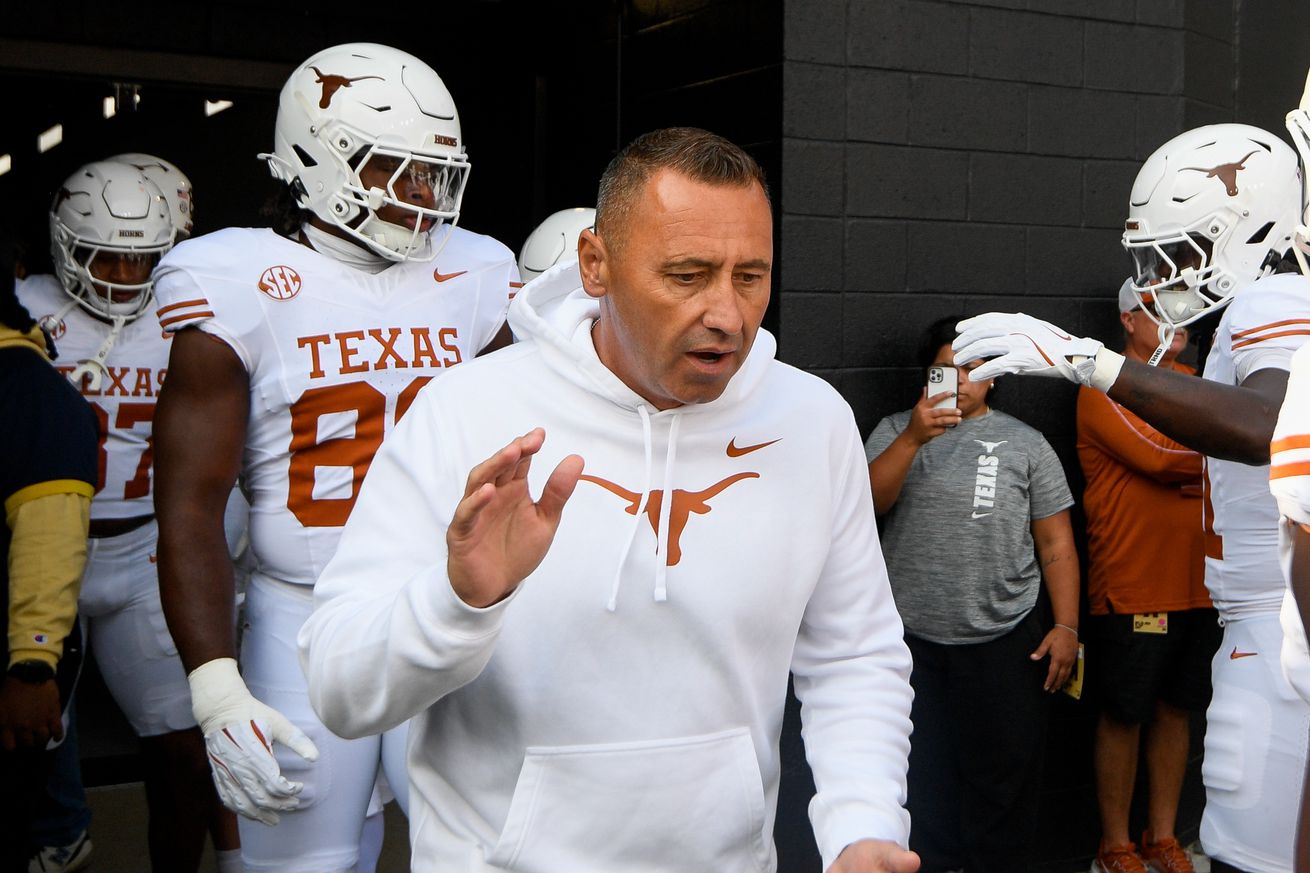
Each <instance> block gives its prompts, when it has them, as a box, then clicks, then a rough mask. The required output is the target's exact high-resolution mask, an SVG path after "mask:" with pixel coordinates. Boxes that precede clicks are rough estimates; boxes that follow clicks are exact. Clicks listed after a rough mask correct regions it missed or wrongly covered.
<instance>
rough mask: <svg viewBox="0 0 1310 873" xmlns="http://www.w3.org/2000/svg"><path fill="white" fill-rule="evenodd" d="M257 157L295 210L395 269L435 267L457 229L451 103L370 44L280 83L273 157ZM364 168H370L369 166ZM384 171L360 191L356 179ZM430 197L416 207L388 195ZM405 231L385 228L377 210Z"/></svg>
mask: <svg viewBox="0 0 1310 873" xmlns="http://www.w3.org/2000/svg"><path fill="white" fill-rule="evenodd" d="M260 157H262V158H265V159H266V160H267V161H268V165H269V169H270V171H271V172H272V173H273V175H274V176H276V177H277V178H278V179H281V180H282V181H283V182H285V183H287V184H288V185H290V186H291V189H292V192H293V193H294V194H295V196H296V200H297V202H298V203H299V204H300V205H301V206H302V207H303V208H305V209H308V210H310V211H311V212H313V213H314V214H315V215H317V216H318V217H319V218H320V219H322V220H323V221H326V222H328V223H330V224H333V225H335V226H337V227H339V228H341V229H342V230H343V231H345V232H346V233H347V234H349V235H350V236H351V237H353V238H355V239H357V240H359V241H360V242H362V243H364V244H365V245H366V246H368V247H369V248H370V249H372V250H373V251H375V252H377V253H378V254H380V255H382V256H383V257H385V258H387V259H389V260H393V261H403V260H422V261H427V260H431V259H432V258H434V257H436V255H437V251H439V249H440V244H437V245H434V243H433V241H432V239H431V234H432V233H433V232H434V231H437V230H438V229H439V228H440V227H441V225H443V224H445V225H447V226H448V227H447V230H446V232H444V233H440V234H439V236H440V243H441V244H444V242H445V240H446V239H448V238H449V236H450V230H449V228H450V227H453V226H454V224H455V223H456V221H457V220H458V219H459V207H460V202H461V200H462V199H463V197H464V184H465V183H466V182H467V180H468V173H469V162H468V158H467V157H466V156H465V154H464V141H463V140H462V139H461V137H460V128H459V115H458V113H456V111H455V101H454V100H452V99H451V96H450V92H449V91H447V90H446V86H445V85H444V84H442V82H441V79H440V78H439V77H438V76H437V74H436V73H435V72H433V70H432V68H431V67H429V66H428V65H427V64H425V63H424V62H423V61H421V60H419V59H418V58H416V57H414V56H413V55H411V54H408V53H406V52H402V51H399V50H398V49H394V48H389V47H388V46H384V45H375V44H372V43H349V44H346V45H339V46H335V47H333V48H329V49H324V50H323V51H321V52H319V53H318V54H316V55H314V56H313V57H311V58H310V59H309V60H307V61H305V62H304V63H303V64H301V65H300V67H299V68H298V69H297V70H296V72H295V73H293V74H292V75H291V78H290V79H288V80H287V83H286V85H284V86H283V88H282V96H281V98H280V100H279V103H278V112H277V126H276V128H275V134H274V150H273V154H263V155H260ZM370 162H373V163H372V165H371V166H370ZM366 167H369V168H370V169H371V170H373V171H374V172H375V173H376V172H377V171H379V170H382V169H385V172H386V174H387V178H388V181H387V182H386V183H385V188H383V187H381V186H379V185H373V186H371V187H365V184H364V183H363V182H362V181H361V179H360V173H361V172H362V171H363V170H364V169H365V168H366ZM402 179H403V180H404V184H420V185H424V186H427V187H429V188H430V189H431V191H432V196H433V201H432V203H433V205H432V206H431V207H423V206H415V205H414V204H412V203H408V202H406V201H405V200H404V199H403V198H402V197H401V196H400V195H398V194H397V193H396V185H397V183H398V182H401V181H402ZM387 206H390V207H393V208H392V209H390V210H388V211H389V212H391V213H392V215H393V216H395V215H396V214H397V213H398V212H400V213H402V214H403V215H404V217H403V219H402V220H403V222H404V223H396V222H392V221H384V220H382V218H380V217H379V216H378V211H379V210H381V209H383V208H384V207H387Z"/></svg>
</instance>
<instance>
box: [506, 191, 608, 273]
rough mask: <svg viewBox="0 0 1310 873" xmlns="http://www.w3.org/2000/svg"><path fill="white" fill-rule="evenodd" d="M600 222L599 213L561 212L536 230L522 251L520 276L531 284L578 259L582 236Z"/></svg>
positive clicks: (582, 208) (587, 209)
mask: <svg viewBox="0 0 1310 873" xmlns="http://www.w3.org/2000/svg"><path fill="white" fill-rule="evenodd" d="M595 223H596V210H594V209H592V208H590V207H585V206H578V207H575V208H573V209H561V210H560V211H559V212H556V213H553V214H551V215H549V216H547V217H546V220H545V221H543V222H542V223H541V224H539V225H537V226H536V227H535V228H533V230H532V233H530V234H528V238H527V239H526V240H524V241H523V250H522V251H520V252H519V275H520V276H522V277H523V281H524V282H531V281H532V280H533V279H535V278H537V277H538V276H540V275H541V274H542V273H544V272H546V271H547V270H549V269H550V268H551V267H553V266H555V265H556V264H558V263H559V262H560V261H563V260H566V259H567V260H572V261H576V260H577V259H578V236H579V235H580V234H581V233H582V232H583V231H584V230H586V229H587V228H589V227H591V226H592V225H593V224H595Z"/></svg>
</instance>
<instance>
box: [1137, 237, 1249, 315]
mask: <svg viewBox="0 0 1310 873" xmlns="http://www.w3.org/2000/svg"><path fill="white" fill-rule="evenodd" d="M1212 219H1213V220H1212ZM1197 227H1203V228H1204V232H1202V231H1201V230H1197V229H1195V228H1197ZM1211 231H1217V235H1216V236H1215V237H1214V238H1210V237H1208V236H1207V235H1206V234H1207V233H1209V232H1211ZM1231 234H1232V227H1231V226H1230V225H1225V224H1224V222H1223V221H1222V219H1219V218H1218V217H1216V216H1212V217H1208V218H1206V219H1203V220H1202V221H1200V222H1197V225H1195V226H1194V227H1193V228H1192V229H1188V230H1180V231H1176V232H1174V233H1170V234H1163V235H1160V236H1143V237H1133V236H1131V235H1130V234H1125V235H1124V240H1123V245H1124V248H1125V249H1127V250H1128V254H1129V255H1130V256H1131V257H1132V259H1133V275H1132V279H1131V282H1132V289H1133V293H1135V294H1136V295H1137V298H1138V299H1139V300H1141V301H1142V308H1143V309H1144V310H1145V311H1146V314H1147V315H1148V316H1149V317H1150V318H1151V319H1152V320H1153V321H1156V322H1157V323H1158V322H1162V321H1163V322H1168V323H1169V324H1172V325H1173V326H1175V327H1182V326H1184V325H1188V324H1191V323H1192V322H1193V321H1196V320H1197V319H1198V318H1200V317H1201V316H1203V315H1205V314H1206V313H1207V312H1209V311H1210V310H1211V309H1213V308H1215V307H1217V306H1219V305H1220V304H1222V303H1223V302H1224V301H1225V300H1226V299H1227V298H1228V297H1229V295H1231V294H1232V293H1233V292H1234V291H1235V290H1236V286H1237V279H1236V277H1234V276H1233V275H1231V274H1230V273H1228V272H1227V271H1225V270H1223V269H1222V268H1220V267H1219V266H1218V265H1216V264H1215V263H1213V262H1212V255H1213V252H1214V249H1215V246H1216V244H1218V245H1220V246H1222V245H1223V244H1224V242H1225V241H1226V237H1228V236H1231Z"/></svg>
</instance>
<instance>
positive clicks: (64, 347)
mask: <svg viewBox="0 0 1310 873" xmlns="http://www.w3.org/2000/svg"><path fill="white" fill-rule="evenodd" d="M174 238H175V230H174V227H173V222H172V219H171V217H170V213H169V206H168V203H167V202H166V200H165V198H164V196H163V194H162V193H161V192H160V190H159V188H158V187H157V186H156V185H155V184H154V183H153V182H151V181H149V180H148V179H147V178H145V177H144V176H143V175H142V173H141V172H140V171H139V170H138V169H136V168H135V167H133V166H131V165H128V164H123V163H117V162H114V161H100V162H95V163H91V164H87V165H85V166H83V167H80V168H79V169H78V170H77V171H76V172H74V173H73V174H72V175H71V176H69V177H68V179H67V180H66V181H65V182H64V184H63V185H62V186H61V187H60V189H59V191H58V192H57V193H56V195H55V198H54V204H53V206H52V207H51V211H50V244H51V254H52V256H53V259H54V265H55V274H54V275H37V276H31V277H29V278H27V279H25V280H23V281H21V282H19V285H18V296H19V299H20V300H21V301H22V302H23V304H24V305H25V306H26V307H27V308H28V309H29V310H30V311H32V312H33V313H35V314H37V316H38V317H39V318H40V320H41V322H42V326H43V327H44V328H45V329H46V330H47V331H48V332H49V333H51V334H52V335H53V336H54V337H55V338H56V339H57V340H58V342H57V347H58V350H59V355H58V357H57V358H55V360H54V363H55V365H56V367H57V368H58V369H59V370H61V371H62V372H64V373H65V374H66V375H68V376H69V378H70V379H71V380H72V381H73V383H74V385H75V386H76V387H77V388H78V389H79V390H80V391H81V392H82V394H83V395H84V396H85V397H86V399H87V401H88V402H89V403H90V404H91V407H92V409H93V410H94V411H95V414H96V416H97V418H98V419H99V422H100V430H101V440H100V448H99V458H100V461H99V467H100V473H99V483H98V485H99V487H98V488H97V489H96V494H95V498H94V499H93V501H92V504H91V526H90V539H89V541H88V544H87V566H86V571H85V574H84V575H83V579H82V589H81V595H80V597H79V601H78V606H79V610H80V613H81V616H82V619H83V621H84V622H85V625H86V629H87V643H88V645H89V646H90V647H91V650H92V652H93V653H94V655H95V658H96V663H97V665H98V666H99V668H100V673H101V675H102V676H103V677H104V679H105V684H106V685H107V686H108V687H109V690H110V692H111V693H112V694H113V696H114V699H115V701H116V702H117V703H118V705H119V708H120V709H122V711H123V713H124V715H125V716H127V719H128V721H129V722H130V723H131V725H132V727H133V729H134V730H135V731H136V733H137V735H138V736H140V737H141V754H142V762H143V766H144V770H145V783H146V798H147V804H148V806H149V813H150V826H149V835H148V838H149V849H150V860H151V866H152V867H153V868H154V869H156V870H195V869H196V868H197V867H198V866H199V863H200V855H201V851H202V848H203V844H204V837H205V831H206V828H207V827H209V826H211V825H212V827H213V830H214V834H215V844H216V848H218V849H219V850H220V852H221V851H223V850H228V851H231V850H233V849H235V842H236V833H235V823H234V822H233V821H232V820H231V817H230V816H228V815H226V814H225V813H222V812H221V810H222V808H221V807H220V806H219V805H218V803H217V798H216V795H215V793H214V791H213V789H212V787H211V786H210V784H209V782H208V772H207V771H208V768H207V760H206V755H205V747H204V741H203V737H202V736H201V734H200V731H199V730H198V729H197V727H196V721H195V719H194V717H193V716H192V714H191V695H190V691H189V689H188V686H187V682H186V674H185V671H184V670H183V669H182V662H181V660H180V659H179V658H178V654H177V649H176V647H175V646H174V645H173V640H172V638H171V637H170V636H169V633H168V629H167V627H166V626H165V624H164V616H163V612H162V609H161V605H160V599H159V586H158V584H157V582H156V573H155V569H156V568H155V546H156V538H157V530H156V525H155V517H154V507H153V505H152V502H151V493H152V490H153V468H152V458H153V454H154V453H153V446H152V436H151V421H152V419H153V417H154V413H155V402H156V397H157V396H158V394H159V389H160V387H161V386H162V384H163V380H164V373H165V370H166V368H167V366H168V345H169V344H168V342H167V339H166V338H165V337H164V336H163V335H162V334H161V333H160V331H159V329H158V326H157V325H156V324H155V322H154V320H153V319H150V318H145V319H143V318H141V316H142V315H144V314H146V313H147V312H148V311H149V310H150V307H151V304H152V301H153V297H152V292H151V289H152V285H151V281H150V272H151V270H152V269H153V268H154V266H155V265H156V264H157V263H158V262H159V259H160V258H161V257H162V256H163V254H164V253H165V252H167V251H168V250H169V249H170V248H172V246H173V241H174ZM224 819H226V822H224ZM47 860H48V859H47ZM235 860H236V858H235V856H233V857H231V858H230V861H232V862H235Z"/></svg>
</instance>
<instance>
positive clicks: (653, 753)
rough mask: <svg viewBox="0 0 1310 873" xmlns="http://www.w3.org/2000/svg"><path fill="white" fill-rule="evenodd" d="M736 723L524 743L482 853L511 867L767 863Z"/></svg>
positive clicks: (755, 787)
mask: <svg viewBox="0 0 1310 873" xmlns="http://www.w3.org/2000/svg"><path fill="white" fill-rule="evenodd" d="M764 819H765V815H764V789H763V785H762V782H761V779H760V770H759V763H758V762H757V760H756V758H755V746H754V744H753V743H752V742H751V738H750V732H749V731H748V730H747V729H746V728H736V729H734V730H730V731H724V732H721V733H715V734H706V735H703V736H695V737H680V738H678V739H671V740H656V741H650V742H640V743H614V744H606V745H592V746H557V747H549V746H546V747H542V746H535V747H529V748H528V750H527V754H526V757H525V758H524V761H523V769H522V770H521V771H520V772H519V779H518V784H517V785H516V786H515V787H514V797H513V800H512V801H511V802H510V809H509V817H508V818H507V819H506V821H505V827H504V829H503V830H502V831H501V834H500V840H499V841H498V842H497V843H496V846H495V848H493V849H492V851H491V853H490V854H489V855H488V856H487V862H488V863H490V864H494V865H496V866H497V867H502V868H504V869H507V870H512V871H515V873H559V871H564V870H567V871H569V873H588V871H596V873H600V871H605V873H613V871H615V870H623V871H627V873H638V871H650V873H655V871H669V870H714V871H716V873H760V871H763V870H766V869H768V865H769V859H770V857H771V854H772V853H771V851H770V844H769V841H768V839H767V838H766V836H765V833H764Z"/></svg>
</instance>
